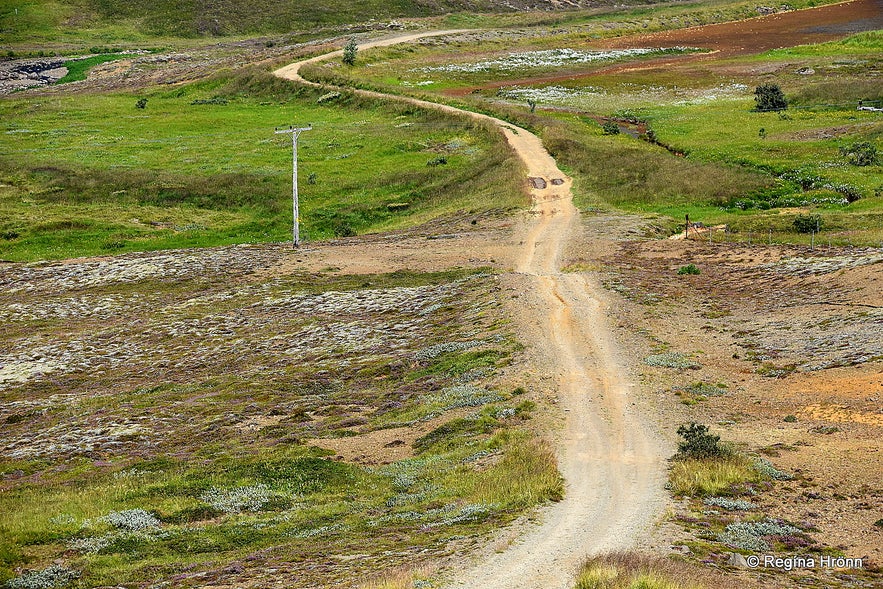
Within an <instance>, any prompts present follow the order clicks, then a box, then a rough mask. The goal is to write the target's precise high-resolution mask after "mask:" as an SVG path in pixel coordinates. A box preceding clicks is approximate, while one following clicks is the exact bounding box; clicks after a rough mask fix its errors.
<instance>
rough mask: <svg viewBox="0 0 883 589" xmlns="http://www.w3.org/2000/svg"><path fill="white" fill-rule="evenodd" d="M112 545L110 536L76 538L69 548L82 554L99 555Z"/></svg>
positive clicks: (68, 544) (69, 543)
mask: <svg viewBox="0 0 883 589" xmlns="http://www.w3.org/2000/svg"><path fill="white" fill-rule="evenodd" d="M110 545H111V537H110V536H91V537H89V538H74V539H73V540H71V541H70V542H68V543H67V546H68V548H70V549H71V550H76V551H77V552H79V553H81V554H98V553H99V552H101V551H102V550H104V549H105V548H107V547H108V546H110Z"/></svg>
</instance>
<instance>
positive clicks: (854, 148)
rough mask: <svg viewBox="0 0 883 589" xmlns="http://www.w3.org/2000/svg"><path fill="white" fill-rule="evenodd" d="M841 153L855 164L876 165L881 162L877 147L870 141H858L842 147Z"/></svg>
mask: <svg viewBox="0 0 883 589" xmlns="http://www.w3.org/2000/svg"><path fill="white" fill-rule="evenodd" d="M840 155H842V156H843V157H845V158H846V161H848V162H849V163H850V164H852V165H853V166H874V165H877V164H879V163H880V159H879V157H878V156H877V147H876V146H875V145H874V144H873V143H871V142H870V141H858V142H855V143H852V144H851V145H846V146H844V147H841V148H840Z"/></svg>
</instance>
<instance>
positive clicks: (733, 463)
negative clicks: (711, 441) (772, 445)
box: [669, 455, 763, 497]
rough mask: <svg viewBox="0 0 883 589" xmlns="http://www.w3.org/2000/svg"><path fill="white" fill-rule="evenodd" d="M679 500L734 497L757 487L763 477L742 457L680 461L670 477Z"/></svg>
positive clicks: (675, 464) (672, 469)
mask: <svg viewBox="0 0 883 589" xmlns="http://www.w3.org/2000/svg"><path fill="white" fill-rule="evenodd" d="M669 480H670V482H671V490H672V493H674V494H675V495H676V496H684V495H687V496H692V497H697V496H698V497H712V496H719V495H730V494H732V493H733V490H734V489H735V488H738V487H739V486H740V485H744V484H745V483H756V482H759V481H761V480H763V476H762V475H761V474H760V473H759V472H758V471H757V469H756V468H754V466H753V464H752V463H751V461H750V460H748V459H747V458H745V457H744V456H741V455H735V456H731V457H727V458H722V459H703V460H698V459H694V458H689V459H685V460H677V461H675V462H674V463H673V464H672V467H671V472H670V473H669Z"/></svg>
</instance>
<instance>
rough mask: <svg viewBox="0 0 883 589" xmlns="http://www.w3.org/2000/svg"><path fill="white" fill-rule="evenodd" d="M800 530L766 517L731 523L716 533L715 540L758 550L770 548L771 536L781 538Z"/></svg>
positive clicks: (741, 547) (745, 548) (798, 532)
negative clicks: (765, 518)
mask: <svg viewBox="0 0 883 589" xmlns="http://www.w3.org/2000/svg"><path fill="white" fill-rule="evenodd" d="M801 532H802V530H801V529H800V528H797V527H794V526H792V525H789V524H785V523H783V522H780V521H776V520H771V519H767V520H763V521H759V522H736V523H732V524H730V525H728V526H727V527H726V528H725V529H724V531H723V532H721V533H719V534H718V535H717V540H718V542H721V543H722V544H726V545H727V546H732V547H733V548H740V549H742V550H751V551H755V552H760V551H764V550H769V549H770V545H769V541H770V540H771V539H773V538H782V537H786V536H791V535H793V534H800V533H801Z"/></svg>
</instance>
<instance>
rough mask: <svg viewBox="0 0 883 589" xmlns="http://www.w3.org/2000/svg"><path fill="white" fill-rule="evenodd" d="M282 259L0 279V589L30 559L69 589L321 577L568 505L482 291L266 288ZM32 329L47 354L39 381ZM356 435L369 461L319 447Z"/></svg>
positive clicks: (325, 275)
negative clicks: (336, 557)
mask: <svg viewBox="0 0 883 589" xmlns="http://www.w3.org/2000/svg"><path fill="white" fill-rule="evenodd" d="M285 255H287V249H286V248H284V247H281V246H263V247H251V248H221V249H211V250H200V251H198V252H192V253H191V254H190V255H188V256H182V255H180V254H179V255H165V254H150V255H147V256H146V257H145V256H144V255H137V256H121V257H116V258H114V259H113V260H111V261H104V262H96V263H86V264H85V265H69V264H63V263H61V264H46V265H42V266H40V267H39V269H35V268H28V267H21V268H20V269H19V270H16V271H13V272H12V274H11V275H10V274H7V275H6V277H5V279H6V280H9V279H12V280H13V283H12V284H15V285H16V287H15V289H13V288H11V287H10V288H6V287H4V289H3V292H4V294H3V295H2V296H0V316H2V318H3V321H4V324H5V325H6V326H7V327H8V329H4V334H3V336H2V343H3V345H2V347H3V349H4V350H5V351H4V352H3V355H2V358H0V363H2V365H3V368H2V370H0V399H2V401H3V403H2V409H0V422H2V423H3V431H4V438H3V446H4V458H3V459H2V461H0V480H2V484H0V580H5V579H9V578H13V577H17V578H24V579H29V578H30V577H27V576H26V575H22V574H20V573H19V574H15V573H14V572H13V571H14V570H15V569H18V568H21V567H24V568H25V569H26V570H30V571H37V573H34V574H44V575H49V574H57V575H65V574H67V575H70V576H71V579H73V576H74V575H76V576H77V577H78V578H77V580H76V581H74V582H73V585H72V586H73V587H86V586H89V587H91V586H99V585H108V584H114V586H116V585H119V584H128V583H140V582H151V583H158V582H163V581H166V582H173V583H174V584H175V586H192V585H200V584H202V585H204V584H205V583H206V582H209V581H210V580H215V581H218V582H220V581H221V580H223V579H226V580H228V581H233V582H235V579H236V578H237V575H239V574H240V573H243V574H246V575H248V576H250V577H251V578H252V579H254V578H255V577H254V575H256V574H257V575H258V576H260V574H261V571H262V570H265V569H267V568H273V567H280V570H281V572H280V573H279V574H278V575H277V576H276V579H279V578H285V579H286V580H287V581H288V582H289V583H290V584H289V585H288V586H298V587H300V586H315V583H316V582H320V581H321V582H322V583H328V582H331V581H332V580H333V579H338V580H342V579H345V578H346V579H351V578H352V575H353V574H357V573H359V574H367V573H370V574H378V573H380V572H381V571H383V570H385V569H387V568H392V567H395V566H398V565H400V564H402V563H405V562H407V563H409V564H414V559H415V558H416V559H417V560H419V559H420V558H423V557H422V556H420V555H421V554H422V555H424V556H429V555H438V554H441V553H445V552H447V551H449V550H450V549H451V547H455V546H457V542H460V541H462V540H463V539H464V538H475V537H477V536H480V535H481V534H483V533H484V532H485V531H486V530H488V529H490V528H492V527H495V526H498V525H500V524H502V523H505V522H508V521H510V520H511V519H512V518H514V517H515V516H516V515H518V514H519V513H522V512H523V511H524V510H527V509H530V508H531V507H532V506H534V505H537V504H539V503H542V502H545V501H549V500H556V499H558V498H560V497H561V495H562V493H563V486H562V482H561V478H560V475H559V474H558V472H557V469H556V463H555V459H554V456H553V454H552V453H551V451H550V449H549V447H548V446H547V445H546V444H544V443H543V442H541V441H539V440H538V439H536V438H534V437H533V436H532V435H531V434H530V433H529V432H528V431H527V429H526V428H524V427H523V425H524V424H526V423H528V420H529V419H530V417H531V413H532V412H533V410H534V409H535V407H536V406H535V405H534V403H533V402H532V401H530V400H529V399H530V394H529V393H528V392H526V391H525V390H524V389H523V388H520V387H518V386H516V385H515V384H511V381H507V380H506V379H504V378H502V377H501V375H502V374H504V372H505V370H506V366H507V365H508V364H510V363H511V362H512V361H513V360H514V359H515V358H516V357H517V355H518V353H519V350H520V345H519V344H518V342H516V341H515V340H514V339H513V338H512V336H511V334H510V333H509V332H508V330H507V327H506V325H505V323H504V322H503V321H502V320H501V314H500V313H498V312H497V310H496V309H497V307H498V306H499V302H498V301H496V299H495V297H494V295H493V290H492V287H493V286H494V284H495V282H494V280H493V277H492V276H490V275H488V274H484V273H481V272H480V271H473V270H452V271H446V272H437V273H432V274H419V273H409V272H398V273H393V274H379V275H371V276H358V275H341V274H339V273H338V272H336V271H333V270H328V271H325V272H321V273H316V272H313V273H307V272H296V273H294V274H292V275H288V276H274V277H265V278H262V279H261V278H256V275H255V271H256V270H259V269H260V268H264V267H266V266H268V265H273V264H276V263H278V261H279V259H280V258H281V257H283V256H285ZM34 271H36V272H38V274H39V277H37V276H35V275H33V274H32V272H34ZM135 276H137V277H138V278H133V277H135ZM265 276H266V275H265ZM127 277H128V278H127ZM7 286H8V285H7ZM12 290H15V292H11V291H12ZM73 309H76V312H75V314H74V315H71V310H73ZM35 330H39V332H40V333H43V334H45V335H46V337H47V339H46V340H44V341H46V342H49V341H51V342H53V343H52V344H51V345H50V346H49V347H48V348H41V349H42V352H39V353H40V354H41V356H42V357H43V362H42V364H41V365H40V366H39V367H38V366H37V364H34V363H33V362H32V361H31V360H29V359H28V358H30V356H29V355H27V354H26V353H25V351H26V350H30V351H37V350H36V349H35V348H33V345H34V342H31V341H30V339H29V335H28V334H31V333H33V332H34V331H35ZM244 341H248V342H249V343H248V345H246V346H242V345H241V344H242V342H244ZM237 342H238V343H237ZM283 342H286V343H283ZM81 346H85V347H86V348H92V349H95V350H96V351H95V352H94V353H91V354H86V355H81V354H79V353H78V352H77V351H76V350H77V349H79V348H80V347H81ZM120 354H124V356H125V362H123V363H120V362H118V361H117V359H116V358H118V357H120V356H119V355H120ZM160 359H161V360H160ZM507 383H508V384H507ZM412 428H413V429H412ZM414 432H418V433H414ZM419 432H424V433H419ZM375 434H380V435H381V436H387V437H385V438H384V437H381V438H372V436H373V435H375ZM349 439H353V440H354V441H356V442H357V444H358V447H359V448H360V452H362V453H363V454H370V456H366V457H363V459H362V460H361V462H362V464H359V463H358V461H353V460H348V461H342V460H341V459H337V460H330V459H329V458H330V457H334V455H335V452H334V451H329V450H324V449H322V446H323V443H325V444H327V443H333V442H334V441H335V440H343V441H346V440H349ZM377 439H380V440H393V441H396V440H397V441H396V442H395V443H392V445H391V446H389V447H395V448H398V449H397V450H396V452H398V456H399V457H400V458H397V459H394V460H392V461H390V460H389V459H385V460H384V457H389V456H390V450H389V449H388V447H387V446H385V445H384V444H385V443H386V442H377V441H376V440H377ZM372 453H373V454H372ZM512 481H517V484H513V483H512ZM387 551H390V553H393V554H390V553H388V552H387ZM338 553H346V554H363V555H366V556H364V557H362V558H360V559H356V560H347V561H344V560H341V561H338V562H336V563H335V562H333V559H331V558H330V555H332V554H338ZM396 555H399V556H396ZM57 559H62V560H61V561H58V560H57ZM329 560H330V561H332V562H331V563H330V564H329ZM53 562H56V563H57V562H62V563H63V565H56V566H57V567H58V566H60V567H61V570H58V569H52V568H51V565H52V564H53ZM317 563H321V566H318V567H317V566H316V564H317ZM47 567H49V570H50V572H49V573H45V571H46V569H47ZM39 571H44V573H39ZM52 571H54V573H53V572H52ZM64 571H68V572H67V573H65V572H64ZM244 571H247V572H244ZM280 575H282V576H281V577H280ZM32 580H33V579H32ZM0 582H2V581H0ZM20 582H21V583H25V581H20ZM29 582H30V581H29ZM11 586H18V585H14V584H13V585H11ZM21 586H30V585H21Z"/></svg>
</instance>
